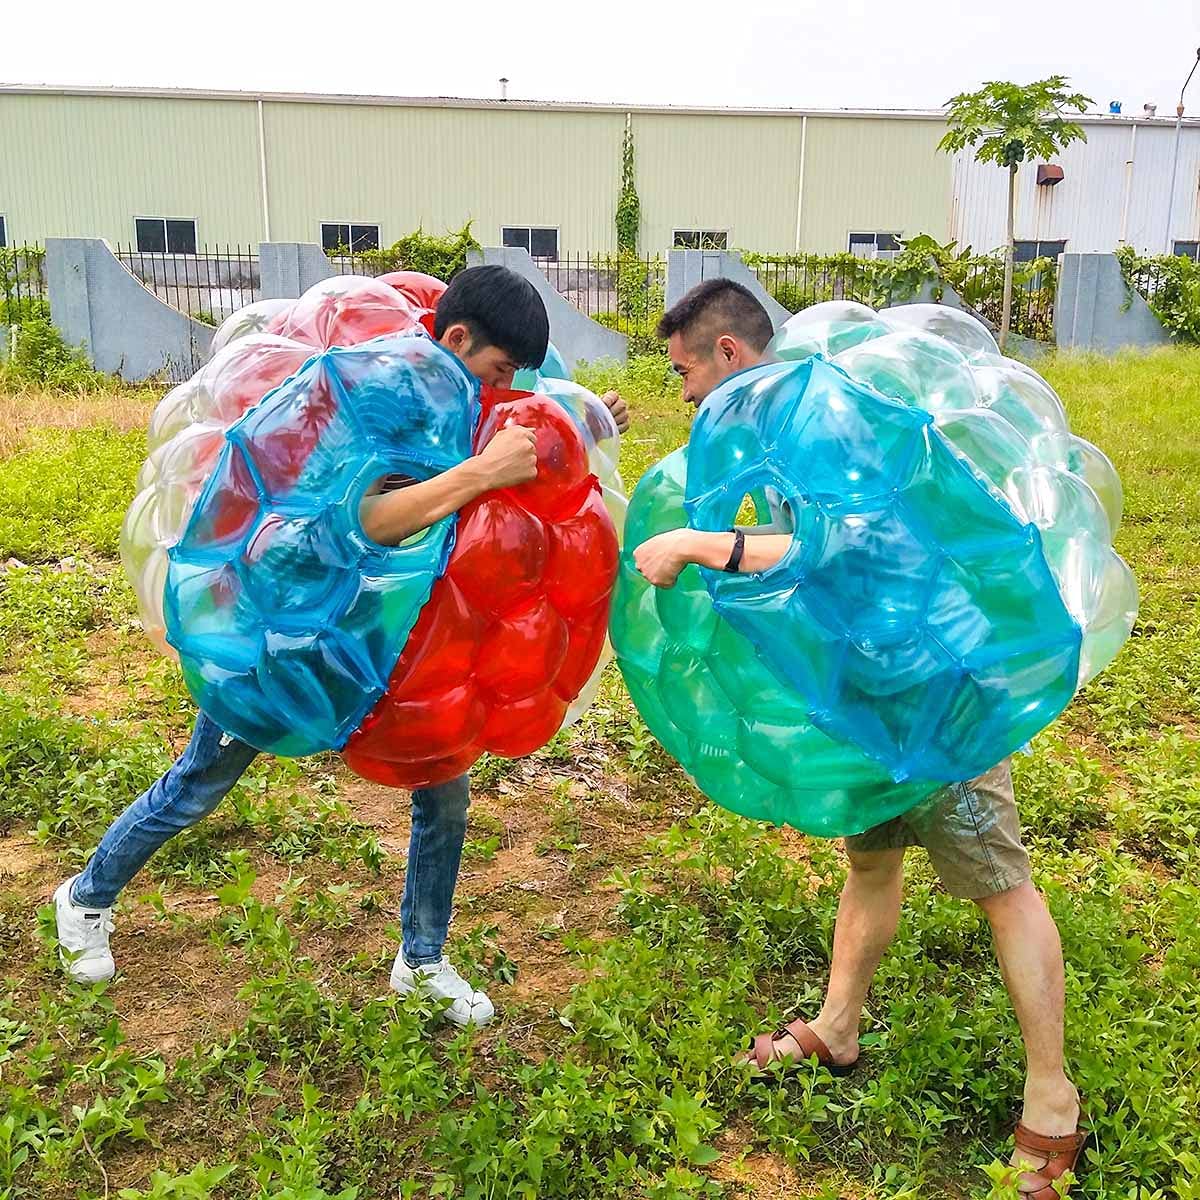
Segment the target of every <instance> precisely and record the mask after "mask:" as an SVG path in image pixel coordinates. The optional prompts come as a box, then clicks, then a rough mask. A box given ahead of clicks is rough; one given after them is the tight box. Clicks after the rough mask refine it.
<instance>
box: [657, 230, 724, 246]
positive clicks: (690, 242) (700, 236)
mask: <svg viewBox="0 0 1200 1200" xmlns="http://www.w3.org/2000/svg"><path fill="white" fill-rule="evenodd" d="M671 244H672V245H673V246H674V247H675V249H676V250H728V249H729V231H728V230H727V229H677V230H675V236H674V239H673V240H672V243H671Z"/></svg>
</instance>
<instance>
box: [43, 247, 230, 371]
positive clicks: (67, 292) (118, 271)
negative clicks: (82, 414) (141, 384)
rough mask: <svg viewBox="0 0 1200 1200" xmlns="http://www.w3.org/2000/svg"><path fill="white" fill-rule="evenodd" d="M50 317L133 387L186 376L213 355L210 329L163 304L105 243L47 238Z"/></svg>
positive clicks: (67, 337) (70, 340)
mask: <svg viewBox="0 0 1200 1200" xmlns="http://www.w3.org/2000/svg"><path fill="white" fill-rule="evenodd" d="M46 289H47V292H48V293H49V298H50V318H51V320H52V321H53V322H54V324H55V325H56V326H57V327H58V329H59V332H60V333H61V334H62V336H63V340H64V341H65V342H66V343H67V344H68V345H70V346H80V347H82V348H83V349H84V350H85V352H86V353H87V355H88V358H89V359H90V360H91V362H92V365H93V366H94V367H95V368H96V369H97V370H99V371H107V372H109V373H110V374H115V375H120V376H121V378H122V379H125V380H128V381H129V382H138V381H140V380H143V379H149V378H150V377H151V376H154V375H159V374H162V373H166V374H167V375H168V376H170V377H171V378H175V379H182V378H186V377H187V376H188V375H190V374H192V372H193V371H195V370H196V369H197V368H198V367H199V366H200V364H201V363H203V362H204V360H205V359H206V358H207V357H208V352H209V348H210V346H211V344H212V338H213V333H214V332H215V331H214V330H213V328H212V326H210V325H205V324H203V323H202V322H200V321H193V320H192V319H191V317H188V316H186V315H185V314H183V313H181V312H180V311H179V310H178V309H176V308H172V307H171V306H170V305H169V304H165V303H164V302H163V301H162V300H160V299H159V298H158V297H157V296H156V295H155V294H154V293H153V292H152V291H150V289H149V288H147V287H145V286H144V285H143V284H142V282H141V281H140V280H138V279H136V278H135V277H134V276H133V275H131V274H130V273H129V271H127V270H126V269H125V266H124V264H123V263H121V261H120V260H119V259H118V258H116V256H115V255H114V254H113V252H112V250H111V248H110V247H109V245H108V243H107V242H105V241H103V240H102V239H101V238H47V239H46Z"/></svg>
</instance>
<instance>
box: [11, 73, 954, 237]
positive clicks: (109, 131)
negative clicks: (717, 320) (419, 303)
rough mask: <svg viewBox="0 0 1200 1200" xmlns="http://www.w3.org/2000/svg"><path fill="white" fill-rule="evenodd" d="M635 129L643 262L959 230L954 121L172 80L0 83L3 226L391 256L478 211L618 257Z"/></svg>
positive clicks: (477, 229) (21, 231) (476, 218)
mask: <svg viewBox="0 0 1200 1200" xmlns="http://www.w3.org/2000/svg"><path fill="white" fill-rule="evenodd" d="M626 122H629V124H630V125H631V127H632V130H633V135H634V142H635V148H636V159H637V186H638V191H639V193H640V196H641V201H642V227H641V248H642V249H643V250H644V251H648V252H654V251H663V250H666V249H668V248H669V247H670V246H672V245H673V244H694V243H695V241H696V240H697V239H698V237H699V235H704V234H711V235H715V239H714V240H715V241H716V243H717V244H720V243H721V241H722V240H723V241H724V244H725V245H726V246H728V247H729V248H730V249H734V248H746V249H752V250H762V251H776V252H778V251H788V250H794V249H804V250H813V251H821V252H831V251H837V250H846V249H847V248H848V246H849V244H850V237H851V235H852V234H858V235H884V236H885V238H886V235H892V234H902V235H906V236H908V235H912V234H914V233H918V232H924V233H931V234H933V235H934V236H936V237H938V238H942V239H945V238H946V237H948V236H949V229H950V212H951V175H952V160H951V158H950V157H949V156H947V155H945V154H941V153H939V152H937V150H936V144H937V141H938V138H939V137H940V136H941V134H942V132H943V130H944V125H943V122H942V119H941V117H940V115H939V114H937V113H909V112H903V113H901V112H896V113H890V112H848V111H847V112H841V111H839V112H815V111H814V112H804V111H800V110H790V109H789V110H734V109H698V108H661V107H658V108H653V107H640V108H639V107H632V108H630V107H626V106H619V105H585V104H543V103H532V102H524V101H500V100H496V101H487V100H451V99H404V98H393V97H375V96H371V97H350V96H315V95H283V94H262V95H258V94H254V93H238V92H195V91H164V90H158V89H155V90H151V89H127V90H112V89H99V88H51V87H44V88H29V87H0V143H2V145H3V151H2V153H0V218H2V219H3V233H4V236H5V238H6V240H7V241H8V243H9V244H13V243H16V242H21V241H41V240H43V239H44V238H46V237H48V236H56V235H63V236H100V237H105V238H107V239H109V240H110V241H112V242H123V243H124V242H128V243H134V242H136V241H137V240H138V237H139V234H140V235H141V237H142V240H143V242H146V243H149V242H155V241H156V240H158V239H162V240H163V241H164V243H165V242H167V241H170V242H171V243H172V245H170V246H167V247H165V248H168V249H178V248H181V246H182V244H183V243H185V242H186V241H187V240H188V239H189V237H192V238H194V239H195V242H196V243H197V244H205V243H208V244H217V243H242V244H246V243H254V242H258V241H261V240H268V239H269V240H274V241H306V242H312V241H321V240H322V235H323V234H324V238H325V240H326V241H327V242H330V241H331V240H332V239H333V238H335V237H336V236H337V235H339V234H343V233H345V234H349V235H350V236H352V237H356V238H358V239H359V240H360V241H361V242H363V243H364V244H366V243H369V242H370V241H371V240H372V239H373V238H375V237H377V238H378V241H379V243H380V244H383V245H387V244H389V243H391V242H392V241H394V240H396V239H397V238H399V237H401V236H403V235H404V234H407V233H409V232H411V231H412V230H414V229H416V228H417V227H418V226H420V227H423V228H424V229H425V230H427V231H430V232H442V231H444V230H449V229H455V228H458V227H460V226H461V225H462V224H464V223H465V222H466V221H468V220H470V221H471V222H473V227H474V233H475V236H476V237H477V238H478V239H479V240H480V241H481V242H483V243H484V244H487V245H497V244H503V243H504V242H505V241H507V242H508V244H526V245H530V243H531V242H532V245H530V248H531V249H533V251H534V253H535V254H536V253H537V252H538V250H539V249H541V250H542V251H543V252H544V253H545V252H548V251H549V250H550V249H551V247H553V251H554V252H555V253H557V254H570V253H575V252H587V251H594V250H607V249H611V248H612V247H613V245H614V241H615V233H614V227H613V214H614V210H615V207H616V202H617V193H618V190H619V186H620V161H621V139H622V135H623V131H624V129H625V127H626ZM139 220H140V221H141V225H140V226H139V224H138V222H139ZM169 222H174V224H168V223H169ZM192 223H194V224H192ZM349 227H357V228H349ZM859 244H860V245H861V244H862V237H860V238H859ZM883 244H884V241H883V240H881V242H880V245H883ZM142 248H143V249H155V248H157V246H156V245H150V244H145V245H143V247H142ZM184 248H186V247H184Z"/></svg>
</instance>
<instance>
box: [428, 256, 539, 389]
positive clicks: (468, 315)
mask: <svg viewBox="0 0 1200 1200" xmlns="http://www.w3.org/2000/svg"><path fill="white" fill-rule="evenodd" d="M456 324H462V325H465V326H466V327H467V328H468V329H469V330H470V331H471V344H472V348H473V349H475V350H483V349H485V348H486V347H488V346H498V347H499V348H500V349H501V350H503V351H504V353H505V354H507V355H508V356H509V358H511V359H512V360H513V362H514V363H516V364H517V366H520V367H540V366H541V365H542V360H543V359H544V358H545V357H546V346H547V344H548V343H549V341H550V320H549V318H548V317H547V316H546V306H545V304H544V303H543V302H542V298H541V296H539V295H538V292H537V288H535V287H534V286H533V284H532V283H530V282H529V280H528V279H526V278H525V277H524V276H522V275H518V274H517V273H516V271H510V270H509V269H508V268H507V267H502V266H499V265H498V264H488V265H487V266H483V267H468V268H467V269H466V270H465V271H460V272H459V274H457V275H455V277H454V278H453V279H452V280H451V281H450V286H449V287H448V288H447V289H446V290H445V291H444V292H443V293H442V297H441V299H440V300H439V301H438V305H437V312H436V314H435V316H434V321H433V336H434V337H436V338H439V339H440V338H441V336H442V334H444V333H445V332H446V330H447V329H449V328H450V326H451V325H456Z"/></svg>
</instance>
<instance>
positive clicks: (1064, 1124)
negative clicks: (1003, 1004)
mask: <svg viewBox="0 0 1200 1200" xmlns="http://www.w3.org/2000/svg"><path fill="white" fill-rule="evenodd" d="M976 903H977V904H978V905H979V907H980V908H981V909H982V910H983V913H984V915H985V916H986V917H987V919H988V922H989V923H990V924H991V927H992V936H993V938H994V939H995V942H996V957H997V958H998V959H999V961H1000V973H1001V974H1002V975H1003V976H1004V985H1005V987H1007V988H1008V994H1009V996H1010V997H1011V999H1012V1003H1013V1008H1014V1009H1015V1010H1016V1014H1017V1021H1018V1023H1019V1024H1020V1026H1021V1037H1022V1039H1023V1040H1024V1042H1025V1063H1026V1068H1025V1108H1024V1113H1023V1115H1022V1120H1023V1121H1024V1122H1025V1124H1026V1125H1027V1126H1028V1127H1029V1128H1030V1129H1032V1130H1035V1131H1036V1132H1038V1133H1045V1134H1049V1135H1057V1134H1065V1133H1074V1132H1075V1129H1076V1127H1077V1125H1078V1123H1079V1094H1078V1093H1077V1092H1076V1090H1075V1085H1074V1084H1073V1083H1072V1082H1071V1081H1070V1080H1069V1079H1068V1078H1067V1076H1066V1072H1065V1071H1064V1069H1063V1009H1064V1007H1065V1003H1066V995H1065V992H1066V988H1065V983H1064V979H1063V957H1062V943H1061V942H1060V941H1059V937H1058V929H1057V928H1056V927H1055V924H1054V921H1053V920H1052V919H1051V917H1050V913H1049V912H1048V911H1047V910H1046V904H1045V901H1043V900H1042V897H1041V894H1040V893H1039V892H1038V890H1037V888H1035V887H1034V886H1033V884H1032V883H1029V882H1026V883H1022V884H1020V885H1019V886H1017V887H1015V888H1010V889H1009V890H1008V891H1006V892H1001V893H999V895H996V896H987V897H985V898H983V899H981V900H977V901H976ZM1043 1163H1044V1160H1042V1161H1038V1162H1034V1163H1033V1164H1031V1165H1032V1166H1034V1167H1039V1166H1042V1165H1043Z"/></svg>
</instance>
